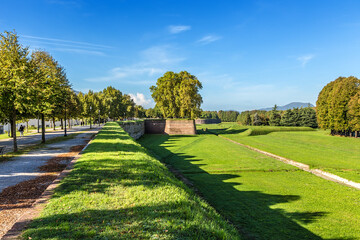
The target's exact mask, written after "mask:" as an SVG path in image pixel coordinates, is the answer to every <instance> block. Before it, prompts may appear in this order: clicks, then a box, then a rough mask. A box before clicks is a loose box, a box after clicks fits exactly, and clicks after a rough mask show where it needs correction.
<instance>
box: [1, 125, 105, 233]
mask: <svg viewBox="0 0 360 240" xmlns="http://www.w3.org/2000/svg"><path fill="white" fill-rule="evenodd" d="M98 131H99V129H87V130H83V131H82V132H81V133H80V134H79V135H77V136H75V137H74V138H72V139H68V140H64V141H61V142H57V143H53V144H47V145H45V146H44V147H43V148H42V149H37V150H33V151H30V152H28V153H26V154H23V155H20V156H17V157H14V158H13V159H12V160H10V161H7V162H0V238H2V237H3V236H4V234H6V232H7V231H8V230H10V229H11V227H12V226H13V225H14V223H16V221H18V219H20V218H21V217H22V216H24V214H26V213H28V212H30V211H31V209H32V207H31V206H32V205H33V203H34V202H35V201H36V199H37V198H38V197H39V196H40V195H41V194H42V192H43V191H44V190H45V188H46V187H47V186H48V185H49V184H51V183H52V181H53V180H54V179H56V177H57V176H58V174H59V172H57V173H56V172H53V171H61V170H60V169H59V170H55V169H53V168H50V169H51V170H50V171H51V172H41V171H40V170H39V167H41V166H42V168H44V167H46V166H47V167H49V166H50V167H51V166H52V165H49V164H50V163H51V161H54V159H59V163H62V164H68V163H69V162H70V161H71V160H72V157H71V156H75V155H77V154H78V152H79V151H80V150H81V148H82V147H83V146H84V145H86V143H87V142H88V141H89V140H90V139H91V138H92V136H93V135H94V134H96V133H97V132H98ZM75 149H78V150H75ZM76 151H77V152H76ZM74 154H75V155H74ZM66 156H69V157H66ZM50 159H51V160H50ZM48 160H50V161H48ZM64 166H65V165H64ZM45 169H47V168H45ZM44 171H49V169H47V170H44ZM11 239H12V238H11Z"/></svg>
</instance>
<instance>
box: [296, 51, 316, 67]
mask: <svg viewBox="0 0 360 240" xmlns="http://www.w3.org/2000/svg"><path fill="white" fill-rule="evenodd" d="M314 57H315V55H314V54H307V55H303V56H300V57H298V58H297V59H296V60H298V61H299V62H300V63H301V66H303V67H305V66H306V64H307V63H308V62H309V61H310V60H311V59H313V58H314Z"/></svg>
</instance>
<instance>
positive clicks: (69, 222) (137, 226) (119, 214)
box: [23, 201, 222, 240]
mask: <svg viewBox="0 0 360 240" xmlns="http://www.w3.org/2000/svg"><path fill="white" fill-rule="evenodd" d="M64 208H65V207H64ZM199 211H203V209H201V208H194V205H193V203H192V202H191V201H180V202H177V203H171V204H154V205H149V206H139V207H129V208H121V209H117V210H85V211H80V212H76V213H66V214H52V215H50V216H45V217H41V218H38V219H36V220H34V221H33V222H32V223H31V224H30V226H29V227H28V229H27V231H26V232H25V234H23V238H25V239H28V238H29V237H31V239H189V240H190V239H222V237H221V236H222V234H221V233H218V232H214V231H211V230H210V229H208V228H207V227H205V226H204V225H202V224H201V223H198V224H194V223H193V222H192V221H191V219H189V216H191V215H195V214H196V213H198V212H199ZM214 216H215V218H219V219H220V217H219V216H216V215H212V216H208V217H214ZM213 220H214V219H213ZM197 236H198V237H197ZM199 236H200V237H199ZM29 239H30V238H29Z"/></svg>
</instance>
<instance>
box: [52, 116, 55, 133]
mask: <svg viewBox="0 0 360 240" xmlns="http://www.w3.org/2000/svg"><path fill="white" fill-rule="evenodd" d="M52 120H53V124H54V131H55V128H56V125H55V117H53V118H52Z"/></svg>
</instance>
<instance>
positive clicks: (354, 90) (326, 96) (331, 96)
mask: <svg viewBox="0 0 360 240" xmlns="http://www.w3.org/2000/svg"><path fill="white" fill-rule="evenodd" d="M316 105H317V118H318V123H319V126H320V127H321V128H323V129H330V130H331V132H332V134H340V135H346V136H355V137H358V135H359V131H360V80H359V79H358V78H356V77H353V76H350V77H339V78H337V79H336V80H334V81H332V82H330V83H328V84H327V85H326V86H325V87H324V88H323V89H322V90H321V92H320V93H319V96H318V100H317V102H316Z"/></svg>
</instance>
